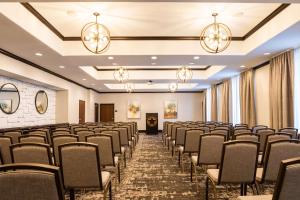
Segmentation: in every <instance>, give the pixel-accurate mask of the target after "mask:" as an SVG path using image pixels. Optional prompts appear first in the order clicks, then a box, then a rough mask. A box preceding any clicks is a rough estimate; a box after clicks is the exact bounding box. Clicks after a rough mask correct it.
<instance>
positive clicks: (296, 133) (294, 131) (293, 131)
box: [279, 127, 298, 139]
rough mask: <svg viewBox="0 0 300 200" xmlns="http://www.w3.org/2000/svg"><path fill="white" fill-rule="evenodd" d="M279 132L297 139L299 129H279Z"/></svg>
mask: <svg viewBox="0 0 300 200" xmlns="http://www.w3.org/2000/svg"><path fill="white" fill-rule="evenodd" d="M279 132H283V133H287V134H290V135H292V138H293V139H297V135H298V129H296V128H291V127H288V128H282V129H279Z"/></svg>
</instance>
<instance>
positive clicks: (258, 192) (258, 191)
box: [254, 182, 260, 195]
mask: <svg viewBox="0 0 300 200" xmlns="http://www.w3.org/2000/svg"><path fill="white" fill-rule="evenodd" d="M254 185H255V189H256V192H257V195H260V190H259V185H258V183H257V182H255V184H254Z"/></svg>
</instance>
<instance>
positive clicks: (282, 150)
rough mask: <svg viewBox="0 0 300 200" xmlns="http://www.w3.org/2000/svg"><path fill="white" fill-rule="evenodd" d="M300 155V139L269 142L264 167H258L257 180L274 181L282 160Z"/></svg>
mask: <svg viewBox="0 0 300 200" xmlns="http://www.w3.org/2000/svg"><path fill="white" fill-rule="evenodd" d="M295 157H300V142H299V141H298V140H277V141H272V142H269V143H268V145H267V148H266V152H265V156H264V160H263V167H262V168H257V173H256V181H257V182H258V183H260V184H263V183H265V182H267V183H274V182H275V181H276V178H277V174H278V170H279V166H280V162H281V161H282V160H286V159H290V158H295Z"/></svg>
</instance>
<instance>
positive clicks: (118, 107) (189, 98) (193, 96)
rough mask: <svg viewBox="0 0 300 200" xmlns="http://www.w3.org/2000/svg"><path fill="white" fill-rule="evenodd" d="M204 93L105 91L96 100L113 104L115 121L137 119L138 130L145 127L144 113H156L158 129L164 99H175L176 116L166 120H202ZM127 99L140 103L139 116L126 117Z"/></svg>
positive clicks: (162, 118) (161, 117) (160, 125)
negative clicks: (135, 117) (138, 117)
mask: <svg viewBox="0 0 300 200" xmlns="http://www.w3.org/2000/svg"><path fill="white" fill-rule="evenodd" d="M202 99H204V93H131V94H128V93H122V94H121V93H119V94H118V93H111V94H109V93H106V94H100V95H99V100H98V102H100V103H114V104H115V111H116V112H115V121H137V122H138V128H139V129H140V130H144V129H146V124H145V116H146V113H158V117H159V129H162V124H163V121H165V120H164V116H163V110H164V101H166V100H176V101H177V108H178V109H177V111H178V117H177V119H174V120H170V119H168V120H166V121H187V120H193V121H197V120H202V116H203V114H202V113H201V101H202ZM128 101H139V102H140V104H141V118H140V119H127V104H128Z"/></svg>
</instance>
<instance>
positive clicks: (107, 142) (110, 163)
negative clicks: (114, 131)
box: [86, 134, 121, 183]
mask: <svg viewBox="0 0 300 200" xmlns="http://www.w3.org/2000/svg"><path fill="white" fill-rule="evenodd" d="M86 141H87V142H89V143H93V144H97V145H98V150H99V156H100V158H101V163H100V165H101V167H102V168H103V169H104V170H108V171H113V172H114V173H115V174H116V175H118V181H119V183H120V181H121V176H120V163H119V157H118V156H115V154H114V150H113V137H112V136H111V135H104V134H96V135H90V136H86Z"/></svg>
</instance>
